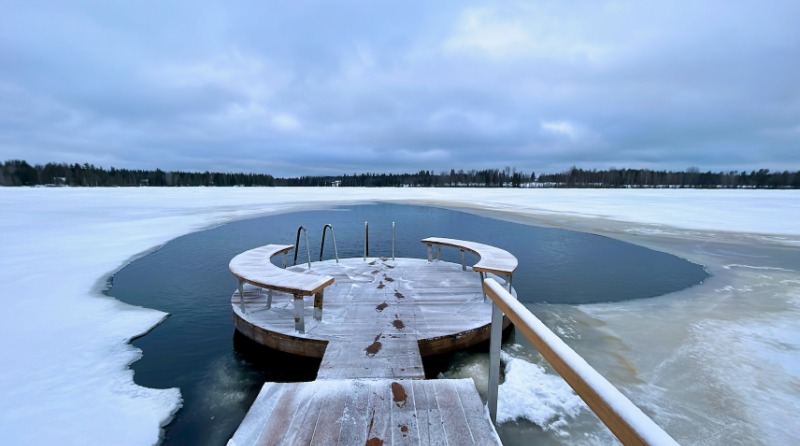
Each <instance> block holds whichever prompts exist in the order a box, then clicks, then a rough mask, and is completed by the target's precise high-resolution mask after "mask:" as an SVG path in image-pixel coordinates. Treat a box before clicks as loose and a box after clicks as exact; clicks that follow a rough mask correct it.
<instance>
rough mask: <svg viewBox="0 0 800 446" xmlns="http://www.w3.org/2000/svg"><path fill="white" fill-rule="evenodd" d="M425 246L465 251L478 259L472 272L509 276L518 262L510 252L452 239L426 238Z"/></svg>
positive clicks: (423, 240) (424, 240) (423, 241)
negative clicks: (441, 246) (446, 247)
mask: <svg viewBox="0 0 800 446" xmlns="http://www.w3.org/2000/svg"><path fill="white" fill-rule="evenodd" d="M422 243H425V244H426V245H443V246H452V247H454V248H458V249H462V250H466V251H469V252H472V253H474V254H476V255H477V256H478V257H480V260H478V263H476V264H475V265H473V266H472V269H473V270H474V271H478V272H484V273H492V274H499V275H503V276H510V275H511V274H513V273H514V270H516V269H517V265H518V264H519V262H518V261H517V258H516V257H514V255H512V254H511V253H510V252H508V251H506V250H504V249H500V248H497V247H494V246H491V245H484V244H483V243H476V242H470V241H467V240H457V239H452V238H442V237H428V238H426V239H422Z"/></svg>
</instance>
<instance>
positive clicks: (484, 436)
mask: <svg viewBox="0 0 800 446" xmlns="http://www.w3.org/2000/svg"><path fill="white" fill-rule="evenodd" d="M451 383H452V384H453V387H454V388H455V390H456V394H457V395H458V399H459V402H460V404H461V408H462V409H463V410H464V418H465V419H466V420H467V425H468V426H469V430H470V433H471V434H472V439H473V440H474V441H475V444H480V445H491V444H495V445H501V444H502V443H500V437H498V436H497V432H496V431H495V430H494V426H493V425H492V422H491V421H490V420H489V418H487V411H486V406H484V405H483V402H482V401H481V397H480V395H478V391H477V389H475V383H474V382H473V381H472V380H471V379H462V380H452V381H451Z"/></svg>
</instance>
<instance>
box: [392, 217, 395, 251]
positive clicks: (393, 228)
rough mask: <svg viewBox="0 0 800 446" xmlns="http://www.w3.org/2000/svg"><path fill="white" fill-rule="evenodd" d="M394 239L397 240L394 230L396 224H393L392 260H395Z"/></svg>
mask: <svg viewBox="0 0 800 446" xmlns="http://www.w3.org/2000/svg"><path fill="white" fill-rule="evenodd" d="M394 239H395V230H394V222H392V260H394Z"/></svg>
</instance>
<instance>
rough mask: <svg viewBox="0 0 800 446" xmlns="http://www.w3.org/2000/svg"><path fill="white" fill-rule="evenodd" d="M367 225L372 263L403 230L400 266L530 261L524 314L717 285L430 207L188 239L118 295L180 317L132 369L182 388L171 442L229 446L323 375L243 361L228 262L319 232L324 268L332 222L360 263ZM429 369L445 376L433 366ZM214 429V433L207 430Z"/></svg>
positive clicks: (264, 221)
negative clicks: (450, 241)
mask: <svg viewBox="0 0 800 446" xmlns="http://www.w3.org/2000/svg"><path fill="white" fill-rule="evenodd" d="M364 221H369V222H370V254H371V255H373V256H391V224H392V222H395V223H396V228H397V231H396V233H397V242H396V246H397V249H396V254H397V256H398V257H413V258H424V257H425V256H426V248H425V245H423V244H422V243H420V240H421V239H422V238H424V237H426V236H429V235H439V236H448V237H453V238H459V239H464V240H472V241H479V242H482V243H489V244H492V245H494V246H498V247H501V248H504V249H506V250H509V251H510V252H512V253H513V254H514V255H515V256H517V258H518V259H519V261H520V267H519V268H518V270H517V272H516V273H515V274H514V285H515V288H516V290H517V292H518V294H519V298H520V300H521V301H523V302H526V303H536V302H539V303H541V302H549V303H570V304H582V303H594V302H610V301H622V300H628V299H637V298H646V297H653V296H659V295H663V294H666V293H669V292H674V291H677V290H681V289H683V288H686V287H689V286H692V285H696V284H699V283H700V282H702V281H703V280H704V279H705V278H706V277H707V276H708V275H707V274H706V273H705V271H704V269H703V268H702V267H701V266H700V265H697V264H693V263H690V262H687V261H686V260H683V259H680V258H678V257H675V256H672V255H668V254H664V253H661V252H657V251H653V250H649V249H646V248H642V247H640V246H636V245H632V244H629V243H624V242H620V241H617V240H614V239H611V238H608V237H602V236H597V235H593V234H586V233H581V232H573V231H565V230H561V229H553V228H542V227H537V226H531V225H522V224H518V223H511V222H507V221H499V220H495V219H490V218H486V217H482V216H478V215H474V214H467V213H463V212H458V211H453V210H448V209H440V208H431V207H421V206H407V205H406V206H403V205H395V204H372V205H358V206H340V207H337V208H335V209H330V210H321V211H305V212H294V213H289V214H280V215H273V216H268V217H260V218H256V219H249V220H242V221H237V222H233V223H229V224H226V225H223V226H220V227H216V228H213V229H209V230H206V231H201V232H196V233H193V234H189V235H186V236H183V237H180V238H178V239H176V240H173V241H171V242H169V243H167V244H166V245H165V246H163V247H162V248H160V249H159V250H158V251H157V252H155V253H152V254H149V255H147V256H144V257H142V258H140V259H138V260H135V261H134V262H132V263H131V264H130V265H128V266H126V267H125V268H123V269H122V270H121V271H119V272H118V273H117V274H115V275H114V278H113V287H112V288H111V289H110V290H109V291H108V294H109V295H111V296H114V297H116V298H119V299H120V300H122V301H124V302H127V303H130V304H133V305H140V306H144V307H148V308H155V309H158V310H162V311H165V312H168V313H169V314H170V317H169V318H168V319H167V320H166V321H165V322H164V323H163V324H162V325H161V326H159V327H157V328H156V329H155V330H153V332H151V333H149V334H148V335H147V336H145V337H143V338H140V339H138V340H136V341H134V343H133V344H134V345H135V346H137V347H139V348H141V349H142V350H143V352H144V357H143V358H142V359H141V360H140V361H138V362H136V363H135V364H134V365H133V369H134V372H135V377H136V378H135V381H136V382H137V383H138V384H141V385H143V386H147V387H155V388H169V387H179V388H180V389H181V394H182V395H183V399H184V407H183V408H182V409H181V411H180V412H178V414H177V417H176V419H175V421H174V422H173V423H172V424H171V425H170V426H169V427H168V429H167V430H166V439H167V442H166V443H167V444H170V443H171V441H172V440H176V441H177V442H178V443H186V442H189V443H191V444H222V443H224V441H225V440H226V439H227V438H228V437H229V436H230V435H232V433H233V431H234V430H235V428H236V426H238V423H239V422H240V421H241V418H242V417H243V416H244V412H245V411H246V409H247V407H248V406H249V404H250V403H251V402H252V400H253V399H254V398H255V396H256V394H257V392H258V390H259V388H260V386H259V384H260V383H261V382H263V381H265V380H271V381H295V380H297V381H299V380H308V379H313V376H314V370H315V369H316V367H317V365H316V364H314V363H313V361H304V360H300V359H297V358H288V357H286V355H281V354H278V353H277V352H270V351H266V350H264V349H257V348H253V347H250V348H251V349H252V350H255V352H253V353H252V354H249V355H248V354H236V352H235V351H234V350H236V351H237V352H238V351H242V350H245V349H246V348H247V344H248V343H247V341H246V340H242V339H238V338H234V336H233V334H232V331H233V330H232V323H231V318H230V304H229V298H230V294H231V292H232V290H234V289H235V287H236V281H235V280H234V279H233V277H232V276H231V275H230V273H229V271H228V267H227V264H228V261H229V260H230V259H231V258H232V257H233V256H234V255H236V254H238V253H240V252H242V251H245V250H247V249H250V248H253V247H256V246H260V245H262V244H266V243H286V244H293V243H294V239H295V237H296V229H297V228H298V227H299V226H300V225H304V226H305V227H307V228H309V229H311V231H309V232H311V233H310V234H309V241H310V243H309V244H310V246H311V247H312V249H311V252H312V260H316V259H317V258H318V255H319V246H320V239H321V228H322V226H323V225H324V224H326V223H331V224H333V226H334V228H335V231H336V240H337V244H338V251H339V256H340V257H341V258H347V257H359V258H360V257H361V256H362V255H363V245H364ZM326 254H327V256H326V258H331V257H332V256H333V247H332V245H331V238H330V234H329V235H328V237H327V249H326ZM442 254H443V258H445V259H446V260H451V261H454V262H460V259H459V254H458V250H455V249H452V250H448V249H445V250H443V252H442ZM305 259H306V250H305V242H301V249H300V255H299V256H298V262H299V263H303V262H304V261H305ZM289 260H290V262H291V260H292V259H291V257H290V258H289ZM469 261H471V262H472V263H474V262H475V261H477V259H476V258H468V262H469ZM477 287H478V283H477V278H476V289H477ZM232 338H234V341H232ZM528 353H530V352H528ZM264 355H267V356H271V357H273V359H272V360H271V361H263V360H261V359H260V358H259V357H261V356H264ZM460 361H461V358H459V359H458V362H459V363H460ZM254 362H257V363H254ZM429 369H433V370H436V367H435V366H433V365H429ZM451 371H454V370H451ZM434 376H435V373H434ZM481 378H483V379H484V380H485V377H480V378H478V379H481ZM211 419H213V420H214V422H213V423H209V422H208V420H211Z"/></svg>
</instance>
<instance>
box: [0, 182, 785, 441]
mask: <svg viewBox="0 0 800 446" xmlns="http://www.w3.org/2000/svg"><path fill="white" fill-rule="evenodd" d="M377 201H381V202H390V203H406V204H420V205H433V206H441V207H449V208H458V209H460V210H463V211H469V212H471V213H476V214H486V215H491V216H492V217H493V218H499V219H503V220H507V221H515V222H519V223H524V224H536V225H543V226H548V227H557V228H562V229H571V230H576V231H582V232H588V233H593V234H598V235H604V236H608V237H612V238H615V239H619V240H623V241H629V242H632V243H635V244H637V245H640V246H644V247H649V248H653V249H656V250H659V251H663V252H667V253H670V254H673V255H677V256H679V257H682V258H685V259H688V260H689V261H691V262H693V263H697V264H702V265H704V266H705V267H706V268H707V270H708V271H709V272H710V273H711V274H712V276H711V277H710V278H708V279H707V280H706V281H705V282H704V283H703V284H702V285H699V286H694V287H690V288H688V289H685V290H683V291H678V292H675V293H670V294H669V295H666V296H663V297H654V298H649V299H634V300H627V301H623V302H614V303H597V304H583V305H572V304H555V303H531V304H529V305H531V308H532V309H533V310H534V312H535V313H536V314H537V315H539V316H540V317H541V318H543V319H544V320H545V322H546V323H547V324H548V325H549V326H550V327H551V328H553V329H554V330H556V332H558V333H559V334H560V335H561V336H563V337H564V339H565V340H566V342H567V343H568V344H570V345H571V346H572V347H573V348H575V349H576V350H577V351H578V352H579V353H581V354H582V355H584V356H585V357H586V359H587V361H588V362H589V363H590V364H592V365H593V366H594V367H596V368H597V369H598V370H599V371H600V372H601V373H603V374H604V375H605V376H606V377H608V378H609V380H610V381H611V382H612V383H614V384H615V385H617V386H618V387H620V389H621V390H622V391H623V393H625V394H626V395H628V396H629V397H630V398H631V399H632V400H633V401H634V402H635V403H636V404H638V405H640V406H641V407H642V408H643V409H644V410H645V411H646V412H647V413H649V414H651V415H652V416H653V417H654V419H655V421H656V422H657V423H659V424H660V425H662V426H663V427H664V428H665V429H666V430H667V431H668V432H669V433H670V434H672V435H673V436H674V437H675V438H676V439H677V440H678V441H679V442H682V443H687V444H729V443H742V444H795V443H798V442H800V438H798V430H797V421H796V416H795V414H796V413H797V412H798V408H799V407H800V362H799V361H798V359H797V358H799V357H800V326H798V324H797V320H800V277H799V276H800V273H798V271H800V265H799V264H798V263H799V262H800V260H799V259H800V255H798V254H799V252H798V251H800V226H798V225H797V221H800V193H798V191H744V190H743V191H739V190H737V191H731V190H725V191H716V190H713V191H712V190H697V191H695V190H466V191H465V190H460V189H447V190H442V189H408V190H402V189H397V190H394V189H340V190H331V189H280V188H276V189H222V188H219V189H203V188H199V189H157V188H152V189H151V188H141V189H68V188H63V189H29V188H0V206H2V208H3V209H4V210H5V211H4V212H3V213H1V214H0V235H1V236H2V246H3V247H4V252H5V253H6V255H4V256H2V257H0V281H1V282H2V283H3V285H4V286H3V287H2V291H0V293H2V294H0V296H1V298H2V302H3V305H2V307H0V308H2V310H0V311H2V314H1V315H2V317H3V320H4V321H5V323H4V324H2V325H0V352H2V354H3V356H4V364H12V365H11V366H6V367H4V369H3V371H2V373H0V392H2V394H3V395H4V398H2V399H0V414H2V415H3V417H4V420H6V422H4V423H3V424H2V426H0V441H1V442H2V443H4V444H53V443H58V444H85V443H86V441H87V435H91V436H92V437H94V438H98V439H99V438H102V439H103V441H105V442H108V443H114V444H136V445H138V444H152V443H154V442H156V441H157V440H158V438H159V435H160V426H161V425H162V424H164V423H166V422H168V421H169V420H170V418H171V417H172V415H173V414H174V413H175V412H176V411H177V409H178V408H179V407H180V405H181V402H182V397H181V392H180V391H179V389H177V388H170V389H150V388H145V387H142V386H139V385H136V384H135V383H134V382H133V375H132V372H131V370H130V369H129V368H128V365H129V364H130V363H132V362H135V361H137V360H138V359H140V357H141V351H140V350H139V349H138V348H136V347H134V346H132V345H130V344H129V343H128V341H129V340H130V339H131V338H134V337H136V336H139V335H141V334H143V333H145V332H147V331H148V330H150V329H151V328H152V327H153V326H154V325H155V324H156V323H158V322H159V321H160V320H162V319H163V318H164V317H165V314H164V313H163V312H160V311H156V310H151V309H146V308H140V307H135V306H131V305H128V304H125V303H122V302H119V301H117V300H115V299H112V298H108V297H106V296H104V295H103V294H102V290H103V289H104V288H105V286H106V285H107V283H106V281H107V279H108V277H109V275H110V274H111V273H113V272H115V271H116V270H118V269H119V268H120V267H122V266H123V265H125V264H127V263H128V262H130V260H131V259H132V258H135V257H137V256H140V255H142V254H145V253H148V252H152V250H153V248H154V247H156V246H159V245H161V244H163V243H165V242H167V241H169V240H171V239H174V238H175V237H178V236H181V235H185V234H188V233H192V232H196V231H198V230H202V229H207V228H209V227H212V226H216V225H219V224H221V223H225V222H230V221H234V220H240V219H243V218H247V217H254V216H264V215H270V214H275V213H279V212H289V211H292V212H293V211H303V210H312V209H321V208H324V207H329V206H333V205H347V206H350V205H354V204H360V203H361V204H364V203H373V202H377ZM337 235H338V234H337ZM426 235H429V234H426ZM267 241H268V240H265V241H264V243H266V242H267ZM512 251H513V249H512ZM229 293H230V291H227V292H226V294H229ZM164 327H166V325H165V326H164ZM229 336H230V335H229ZM142 339H146V338H142ZM507 351H508V352H509V355H508V356H509V357H508V358H507V359H508V364H509V367H510V370H507V372H510V374H511V376H512V377H515V376H519V375H521V376H522V377H523V378H514V379H512V380H511V381H510V382H509V381H506V384H504V386H503V387H501V395H502V393H503V392H505V394H506V396H505V397H503V396H501V399H502V398H510V399H511V400H513V401H530V400H532V396H535V395H551V396H555V397H557V398H555V399H547V398H545V399H544V402H545V403H546V404H544V406H542V407H536V408H534V409H535V410H531V413H527V414H525V413H510V414H509V413H506V416H507V417H509V419H516V418H517V417H518V416H524V417H527V418H535V417H534V415H537V414H539V415H542V414H545V415H547V416H545V417H544V418H543V419H542V420H540V422H541V424H542V425H543V426H544V429H539V430H540V431H541V432H540V435H539V434H536V429H537V428H535V427H533V426H531V425H530V423H529V422H527V421H525V420H524V419H523V420H520V421H518V422H510V423H506V424H504V425H503V426H508V427H503V428H501V429H503V430H505V432H503V435H504V437H505V438H513V437H514V436H517V435H523V436H524V438H525V439H528V441H530V439H531V438H532V435H539V436H540V437H541V438H542V441H543V442H544V443H545V444H547V443H558V442H564V443H569V444H574V443H592V442H595V443H598V442H599V443H605V442H607V434H606V433H605V431H604V430H603V429H602V427H600V426H597V425H596V422H595V421H593V420H592V419H591V417H589V416H588V415H586V414H585V411H584V410H583V409H581V408H580V405H579V404H576V403H575V402H574V401H573V400H571V399H570V398H569V396H568V395H567V394H564V393H560V390H559V391H556V392H549V391H550V390H553V389H557V390H558V387H557V386H558V384H557V381H553V380H552V378H557V377H554V376H553V375H552V373H550V372H548V370H547V369H546V368H543V369H539V368H538V365H537V364H538V361H539V359H538V358H536V357H535V356H533V357H530V356H528V355H527V353H525V349H524V348H517V347H514V346H513V345H512V346H510V347H509V348H507ZM514 355H516V356H514ZM482 368H483V364H482V363H481V360H480V359H479V358H478V357H475V356H470V355H466V356H465V357H464V358H460V359H459V358H457V360H456V361H454V363H453V365H452V368H451V371H452V373H454V374H455V373H458V374H463V375H470V374H475V375H476V376H477V375H480V373H482ZM517 372H520V373H517ZM532 376H533V377H535V378H531V377H532ZM523 381H524V383H523V384H524V385H523V384H520V383H521V382H523ZM507 384H508V385H507ZM503 388H505V390H502V389H503ZM42 420H47V423H45V424H42Z"/></svg>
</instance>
